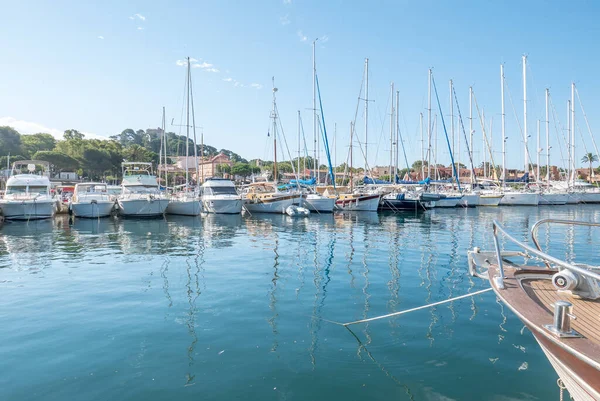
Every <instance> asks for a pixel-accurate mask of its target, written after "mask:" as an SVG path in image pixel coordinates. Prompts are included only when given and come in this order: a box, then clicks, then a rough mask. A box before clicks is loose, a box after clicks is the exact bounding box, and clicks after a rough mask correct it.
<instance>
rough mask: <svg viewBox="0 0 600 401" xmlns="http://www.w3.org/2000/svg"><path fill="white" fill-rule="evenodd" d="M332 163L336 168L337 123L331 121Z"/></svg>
mask: <svg viewBox="0 0 600 401" xmlns="http://www.w3.org/2000/svg"><path fill="white" fill-rule="evenodd" d="M333 165H334V166H335V168H336V169H337V123H333ZM335 173H336V171H335V169H334V170H333V180H334V181H335V180H336V179H335V178H336V177H335V176H336V174H335Z"/></svg>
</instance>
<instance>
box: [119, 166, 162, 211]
mask: <svg viewBox="0 0 600 401" xmlns="http://www.w3.org/2000/svg"><path fill="white" fill-rule="evenodd" d="M122 167H123V182H122V183H121V187H122V188H123V192H122V193H121V194H120V195H119V196H117V204H118V205H119V214H120V215H122V216H132V217H158V216H162V215H163V214H164V213H165V210H166V209H167V205H168V204H169V199H168V198H167V197H166V196H165V195H164V194H163V193H161V192H160V190H159V188H158V182H157V181H156V176H155V175H154V174H153V173H152V163H139V162H138V163H136V162H124V163H123V164H122Z"/></svg>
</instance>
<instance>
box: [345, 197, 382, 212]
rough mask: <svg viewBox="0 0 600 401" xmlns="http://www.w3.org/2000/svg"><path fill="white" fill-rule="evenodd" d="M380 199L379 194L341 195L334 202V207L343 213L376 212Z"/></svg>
mask: <svg viewBox="0 0 600 401" xmlns="http://www.w3.org/2000/svg"><path fill="white" fill-rule="evenodd" d="M380 197H381V195H379V194H359V193H351V194H341V195H340V196H339V197H338V199H337V200H336V201H335V207H336V208H337V209H338V210H345V211H356V212H376V211H377V208H378V207H379V198H380Z"/></svg>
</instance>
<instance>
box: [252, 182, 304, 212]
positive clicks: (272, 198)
mask: <svg viewBox="0 0 600 401" xmlns="http://www.w3.org/2000/svg"><path fill="white" fill-rule="evenodd" d="M302 197H303V195H302V193H300V192H298V191H295V190H287V191H279V190H278V189H277V188H275V185H274V184H273V183H254V184H250V185H249V186H248V187H247V192H246V194H245V199H244V206H245V208H246V210H248V211H249V212H250V213H280V214H284V213H285V210H286V209H287V208H288V206H291V205H296V206H300V205H301V204H302Z"/></svg>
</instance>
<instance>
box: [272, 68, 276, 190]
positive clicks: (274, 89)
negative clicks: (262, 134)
mask: <svg viewBox="0 0 600 401" xmlns="http://www.w3.org/2000/svg"><path fill="white" fill-rule="evenodd" d="M272 80H273V111H272V112H271V118H272V119H273V182H274V183H275V184H277V104H276V103H275V92H277V88H276V87H275V77H273V78H272Z"/></svg>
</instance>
